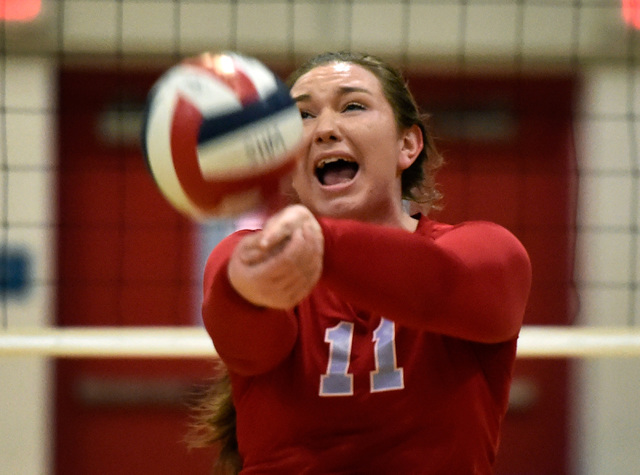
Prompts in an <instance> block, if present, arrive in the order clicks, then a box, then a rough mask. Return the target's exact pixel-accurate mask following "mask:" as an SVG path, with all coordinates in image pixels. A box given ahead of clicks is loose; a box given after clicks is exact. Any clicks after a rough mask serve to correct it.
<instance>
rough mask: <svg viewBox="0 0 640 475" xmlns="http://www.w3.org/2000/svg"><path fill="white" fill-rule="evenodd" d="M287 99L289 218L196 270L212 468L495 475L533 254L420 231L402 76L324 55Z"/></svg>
mask: <svg viewBox="0 0 640 475" xmlns="http://www.w3.org/2000/svg"><path fill="white" fill-rule="evenodd" d="M290 85H291V93H292V96H293V97H294V98H295V100H296V102H297V103H298V106H299V109H300V113H301V115H302V119H303V123H304V135H305V139H304V147H303V149H302V151H301V152H300V154H299V157H298V162H297V167H296V169H295V171H294V173H293V177H292V186H293V190H294V191H295V195H296V199H295V201H296V202H297V204H294V205H292V206H289V207H287V208H285V209H283V210H282V211H280V212H279V213H278V214H276V215H274V216H272V217H271V218H270V219H269V220H268V221H267V222H266V223H265V225H264V227H263V228H262V230H260V231H241V232H237V233H235V234H233V235H231V236H230V237H228V238H227V239H226V240H224V241H223V242H222V243H221V244H220V245H218V246H217V247H216V248H215V249H214V250H213V251H212V253H211V255H210V257H209V259H208V262H207V265H206V269H205V276H204V304H203V318H204V322H205V326H206V329H207V331H208V332H209V334H210V336H211V338H212V340H213V342H214V344H215V347H216V349H217V351H218V353H219V355H220V357H221V359H222V361H223V362H224V364H225V366H226V368H227V371H228V381H229V382H230V386H229V389H230V392H229V393H228V394H222V395H218V399H217V400H215V401H213V402H212V405H211V406H210V407H211V411H212V413H211V414H209V416H208V418H207V420H206V421H203V423H204V424H209V425H208V429H210V431H211V433H210V436H211V439H212V440H218V441H220V442H221V443H222V445H223V447H224V449H223V453H222V455H221V459H220V464H219V468H220V469H230V471H231V472H234V471H239V470H241V471H242V473H274V474H299V473H324V474H331V473H343V474H347V473H389V474H399V473H401V474H410V473H416V474H448V475H451V474H489V473H491V471H492V464H493V462H494V459H495V456H496V452H497V450H498V444H499V435H500V425H501V422H502V419H503V417H504V415H505V412H506V409H507V402H508V394H509V386H510V382H511V377H512V369H513V363H514V360H515V355H516V342H517V338H518V333H519V330H520V327H521V324H522V318H523V313H524V309H525V305H526V301H527V297H528V293H529V287H530V282H531V269H530V263H529V259H528V257H527V253H526V251H525V250H524V249H523V247H522V246H521V244H520V243H519V242H518V240H517V239H516V238H515V237H514V236H513V235H512V234H511V233H509V232H508V231H507V230H505V229H503V228H501V227H500V226H498V225H495V224H492V223H488V222H465V223H462V224H457V225H455V226H453V225H448V224H442V223H439V222H436V221H433V220H431V219H430V218H429V210H430V209H431V207H432V206H433V205H434V203H435V200H436V199H437V197H438V193H437V191H436V189H435V185H434V173H435V171H436V169H437V168H438V167H439V166H440V163H441V157H440V156H439V155H438V153H437V152H436V150H435V148H434V146H433V143H432V139H431V137H430V136H429V134H428V133H427V129H426V127H425V125H424V124H423V122H422V120H421V116H420V114H419V111H418V108H417V107H416V105H415V102H414V100H413V98H412V96H411V94H410V92H409V91H408V90H407V88H406V85H405V82H404V80H403V78H402V76H401V75H400V74H399V73H398V72H397V71H396V70H395V69H393V68H391V67H390V66H389V65H387V64H385V63H383V62H382V61H380V60H379V59H377V58H374V57H371V56H366V55H357V54H350V53H339V54H324V55H321V56H318V57H316V58H314V59H312V60H311V61H309V62H308V63H307V64H305V65H303V66H302V67H301V68H300V69H299V70H298V71H297V72H295V73H294V74H293V75H292V77H291V79H290ZM490 192H491V190H487V193H490ZM403 199H407V200H411V201H414V202H415V203H416V204H417V205H419V208H420V209H421V212H419V213H417V214H414V215H410V214H408V213H407V212H406V211H405V207H403ZM225 397H227V398H228V399H226V400H225ZM225 401H226V404H225ZM226 462H228V463H226Z"/></svg>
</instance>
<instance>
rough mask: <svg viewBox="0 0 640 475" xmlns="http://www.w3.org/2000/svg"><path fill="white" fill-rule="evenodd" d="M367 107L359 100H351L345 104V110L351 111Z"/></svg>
mask: <svg viewBox="0 0 640 475" xmlns="http://www.w3.org/2000/svg"><path fill="white" fill-rule="evenodd" d="M365 109H366V107H365V106H363V105H362V104H360V103H359V102H349V103H348V104H347V105H346V106H344V109H343V110H344V112H349V111H361V110H365Z"/></svg>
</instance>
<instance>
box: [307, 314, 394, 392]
mask: <svg viewBox="0 0 640 475" xmlns="http://www.w3.org/2000/svg"><path fill="white" fill-rule="evenodd" d="M395 329H396V326H395V323H393V322H392V321H390V320H387V319H385V318H383V319H381V320H380V325H378V328H376V329H375V331H374V332H373V338H372V340H371V341H372V342H374V345H373V353H374V356H375V361H376V369H375V371H371V373H370V390H371V392H379V391H392V390H396V389H403V388H404V373H403V371H402V368H398V362H397V359H396V340H395V336H396V333H395ZM353 332H354V327H353V323H351V322H340V323H338V324H337V325H336V326H334V327H331V328H327V330H326V331H325V334H324V341H325V342H326V343H328V344H329V362H328V364H327V372H326V373H325V374H323V375H321V376H320V392H319V394H320V396H351V395H353V375H352V374H350V373H349V372H348V371H349V362H350V360H351V346H352V344H353Z"/></svg>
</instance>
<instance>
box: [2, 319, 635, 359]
mask: <svg viewBox="0 0 640 475" xmlns="http://www.w3.org/2000/svg"><path fill="white" fill-rule="evenodd" d="M3 356H4V357H6V356H42V357H60V358H131V357H141V358H143V357H148V358H210V357H215V356H216V352H215V349H214V347H213V345H212V343H211V340H210V339H209V337H208V335H207V334H206V332H205V331H204V329H202V328H198V327H128V328H105V327H101V328H98V327H67V328H40V329H38V328H16V329H9V330H4V331H2V332H0V357H3ZM518 357H520V358H613V357H640V328H629V327H552V326H525V327H524V328H523V329H522V332H521V333H520V339H519V342H518Z"/></svg>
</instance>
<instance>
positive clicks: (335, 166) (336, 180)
mask: <svg viewBox="0 0 640 475" xmlns="http://www.w3.org/2000/svg"><path fill="white" fill-rule="evenodd" d="M358 168H359V166H358V164H357V163H356V162H353V161H351V160H347V159H344V158H340V157H332V158H326V159H323V160H320V162H319V163H318V165H317V166H316V177H317V178H318V181H319V182H320V183H321V184H322V185H325V186H331V185H339V184H341V183H348V182H350V181H351V180H353V179H354V177H355V176H356V173H358Z"/></svg>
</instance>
